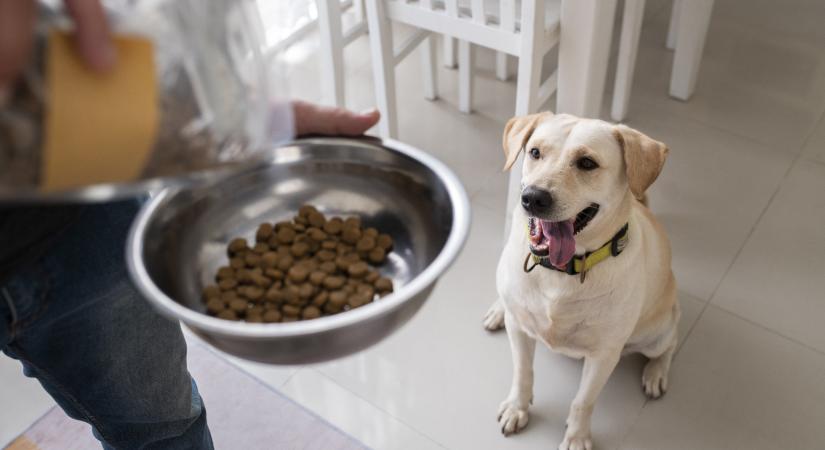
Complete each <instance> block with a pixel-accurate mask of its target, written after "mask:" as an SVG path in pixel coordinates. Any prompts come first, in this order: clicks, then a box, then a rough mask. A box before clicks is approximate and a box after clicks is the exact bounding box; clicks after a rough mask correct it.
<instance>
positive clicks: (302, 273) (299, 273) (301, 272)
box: [287, 266, 309, 283]
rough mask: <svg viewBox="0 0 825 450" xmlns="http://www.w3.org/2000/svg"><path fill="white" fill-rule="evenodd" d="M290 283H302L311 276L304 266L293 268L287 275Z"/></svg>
mask: <svg viewBox="0 0 825 450" xmlns="http://www.w3.org/2000/svg"><path fill="white" fill-rule="evenodd" d="M287 275H288V276H289V279H290V281H294V282H296V283H302V282H303V281H304V280H306V279H307V277H308V276H309V271H307V269H306V268H305V267H304V266H292V268H290V269H289V272H288V273H287Z"/></svg>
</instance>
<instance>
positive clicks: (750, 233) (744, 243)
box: [645, 111, 825, 405]
mask: <svg viewBox="0 0 825 450" xmlns="http://www.w3.org/2000/svg"><path fill="white" fill-rule="evenodd" d="M824 118H825V111H823V112H822V113H820V115H819V119H818V120H817V121H816V122H815V125H814V128H813V130H811V132H810V133H809V134H808V136H806V137H805V139H804V140H803V141H802V145H801V146H800V150H799V152H798V153H797V154H796V156H795V157H794V158H793V160H792V161H791V162H790V164H788V168H787V169H786V170H785V173H784V174H783V175H782V178H781V179H780V180H779V183H777V186H776V189H775V190H774V191H773V194H771V197H770V198H769V199H768V201H767V202H766V203H765V206H764V207H763V208H762V211H761V212H760V213H759V217H757V218H756V220H755V221H754V223H753V225H752V226H751V229H750V230H749V231H748V234H747V236H746V237H745V239H744V240H743V241H742V245H741V246H740V247H739V250H737V251H736V254H735V255H734V256H733V259H731V262H730V264H728V267H727V268H726V269H725V273H724V274H722V277H720V278H719V282H718V283H716V286H715V287H714V288H713V291H711V293H710V296H708V299H707V301H705V304H704V306H702V310H701V311H700V312H699V315H698V316H696V320H694V321H693V324H692V325H691V326H690V328H689V329H688V332H687V334H685V338H684V339H683V340H682V343H681V344H680V345H679V348H677V349H676V354H678V353H679V351H680V350H681V349H682V346H683V345H684V343H685V342H687V340H688V339H689V338H690V335H691V334H692V333H693V330H694V329H695V328H696V324H698V323H699V320H701V319H702V316H703V315H704V314H705V311H706V310H707V308H708V306H709V305H710V304H711V303H713V300H714V298H715V297H716V294H717V292H718V291H719V288H720V287H721V286H722V283H723V282H724V281H725V278H727V276H728V274H729V273H730V270H731V269H732V268H733V265H734V264H736V261H737V260H738V259H739V256H740V255H741V254H742V250H744V249H745V246H747V244H748V242H749V241H750V240H751V237H752V236H753V233H754V231H756V227H757V226H758V225H759V223H760V222H761V221H762V218H763V217H764V216H765V213H767V212H768V208H770V206H771V204H773V202H774V200H775V199H776V195H777V194H778V193H779V191H780V190H781V189H782V186H783V185H784V184H785V182H786V181H787V179H788V176H790V173H791V170H793V168H794V166H796V164H797V162H798V161H799V160H800V159H802V157H803V156H802V153H803V151H804V149H805V146H807V145H808V142H809V141H810V140H811V137H812V136H813V135H814V133H815V132H816V127H817V125H819V124H820V123H821V122H822V121H823V119H824ZM714 306H715V307H717V308H719V309H722V310H723V311H727V312H730V311H728V310H727V309H725V308H720V307H719V306H717V305H714ZM732 314H733V315H734V316H736V317H740V318H742V319H744V320H747V319H745V318H744V317H741V316H739V315H738V314H735V313H732ZM747 321H748V322H751V321H750V320H747ZM763 328H765V327H764V326H763ZM765 329H768V328H765ZM768 330H769V329H768ZM774 333H776V334H777V335H779V336H782V335H781V334H780V333H777V332H774ZM783 337H785V336H783ZM788 339H790V338H788ZM791 340H792V341H794V342H796V341H795V340H793V339H791ZM803 345H805V344H803ZM805 347H808V346H807V345H805ZM817 352H818V353H821V352H819V351H817ZM674 356H675V354H674ZM646 404H647V403H645V405H646Z"/></svg>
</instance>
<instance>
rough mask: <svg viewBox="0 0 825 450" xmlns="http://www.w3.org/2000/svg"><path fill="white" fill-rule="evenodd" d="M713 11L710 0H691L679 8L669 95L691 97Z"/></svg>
mask: <svg viewBox="0 0 825 450" xmlns="http://www.w3.org/2000/svg"><path fill="white" fill-rule="evenodd" d="M712 11H713V0H691V1H690V2H685V3H683V4H682V6H681V8H680V10H679V28H678V31H677V33H678V36H677V38H676V53H675V55H674V56H673V70H672V72H671V73H670V95H671V96H672V97H676V98H677V99H679V100H685V101H686V100H688V99H690V96H691V95H693V91H694V89H696V79H697V77H698V75H699V65H700V64H701V62H702V52H703V51H704V49H705V37H706V36H707V34H708V27H709V25H710V15H711V12H712Z"/></svg>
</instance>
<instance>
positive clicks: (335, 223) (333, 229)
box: [324, 217, 344, 235]
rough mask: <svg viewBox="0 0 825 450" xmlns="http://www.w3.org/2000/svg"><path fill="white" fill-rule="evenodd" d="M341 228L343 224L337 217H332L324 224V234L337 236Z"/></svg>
mask: <svg viewBox="0 0 825 450" xmlns="http://www.w3.org/2000/svg"><path fill="white" fill-rule="evenodd" d="M343 228H344V222H343V221H342V220H341V219H339V218H338V217H333V218H332V219H329V220H328V221H327V223H325V224H324V232H325V233H328V234H332V235H336V234H339V233H340V232H341V230H342V229H343Z"/></svg>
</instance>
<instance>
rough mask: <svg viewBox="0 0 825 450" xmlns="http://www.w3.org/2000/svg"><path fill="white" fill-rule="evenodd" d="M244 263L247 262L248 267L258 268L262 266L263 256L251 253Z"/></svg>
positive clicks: (247, 255)
mask: <svg viewBox="0 0 825 450" xmlns="http://www.w3.org/2000/svg"><path fill="white" fill-rule="evenodd" d="M244 262H246V265H247V266H248V267H257V266H259V265H260V264H261V255H259V254H257V253H252V252H249V253H247V254H246V257H245V258H244Z"/></svg>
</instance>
